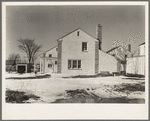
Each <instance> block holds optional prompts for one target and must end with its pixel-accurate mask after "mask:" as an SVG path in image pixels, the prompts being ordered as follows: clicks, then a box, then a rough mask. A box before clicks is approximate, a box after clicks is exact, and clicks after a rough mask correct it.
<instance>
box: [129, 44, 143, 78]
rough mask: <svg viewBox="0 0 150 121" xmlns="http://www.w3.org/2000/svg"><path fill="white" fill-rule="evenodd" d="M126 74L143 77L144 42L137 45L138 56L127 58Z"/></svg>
mask: <svg viewBox="0 0 150 121" xmlns="http://www.w3.org/2000/svg"><path fill="white" fill-rule="evenodd" d="M126 71H127V73H128V74H139V75H145V42H144V43H142V44H140V45H139V55H137V56H134V57H129V58H127V69H126Z"/></svg>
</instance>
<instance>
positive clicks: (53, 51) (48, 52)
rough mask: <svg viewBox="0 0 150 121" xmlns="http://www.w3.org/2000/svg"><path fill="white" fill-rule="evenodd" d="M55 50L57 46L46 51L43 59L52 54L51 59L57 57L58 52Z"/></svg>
mask: <svg viewBox="0 0 150 121" xmlns="http://www.w3.org/2000/svg"><path fill="white" fill-rule="evenodd" d="M56 48H57V46H56V47H54V48H53V49H51V50H49V51H47V52H46V53H45V57H49V54H52V57H57V52H58V51H57V50H56Z"/></svg>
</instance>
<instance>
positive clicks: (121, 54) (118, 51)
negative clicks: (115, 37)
mask: <svg viewBox="0 0 150 121" xmlns="http://www.w3.org/2000/svg"><path fill="white" fill-rule="evenodd" d="M106 53H108V54H110V55H112V56H114V57H115V58H116V59H117V60H118V72H119V73H123V74H125V73H126V58H127V57H131V56H132V52H131V45H130V44H129V45H128V46H121V45H120V46H117V47H114V48H112V49H110V50H108V51H106Z"/></svg>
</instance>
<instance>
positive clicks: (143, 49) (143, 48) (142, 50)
mask: <svg viewBox="0 0 150 121" xmlns="http://www.w3.org/2000/svg"><path fill="white" fill-rule="evenodd" d="M140 55H145V44H143V45H141V46H140Z"/></svg>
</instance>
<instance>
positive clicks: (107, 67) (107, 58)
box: [99, 51, 118, 73]
mask: <svg viewBox="0 0 150 121" xmlns="http://www.w3.org/2000/svg"><path fill="white" fill-rule="evenodd" d="M117 62H118V61H117V60H116V59H115V57H113V56H111V55H109V54H107V53H104V52H102V51H99V71H100V72H101V71H109V72H110V73H112V72H117Z"/></svg>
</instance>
